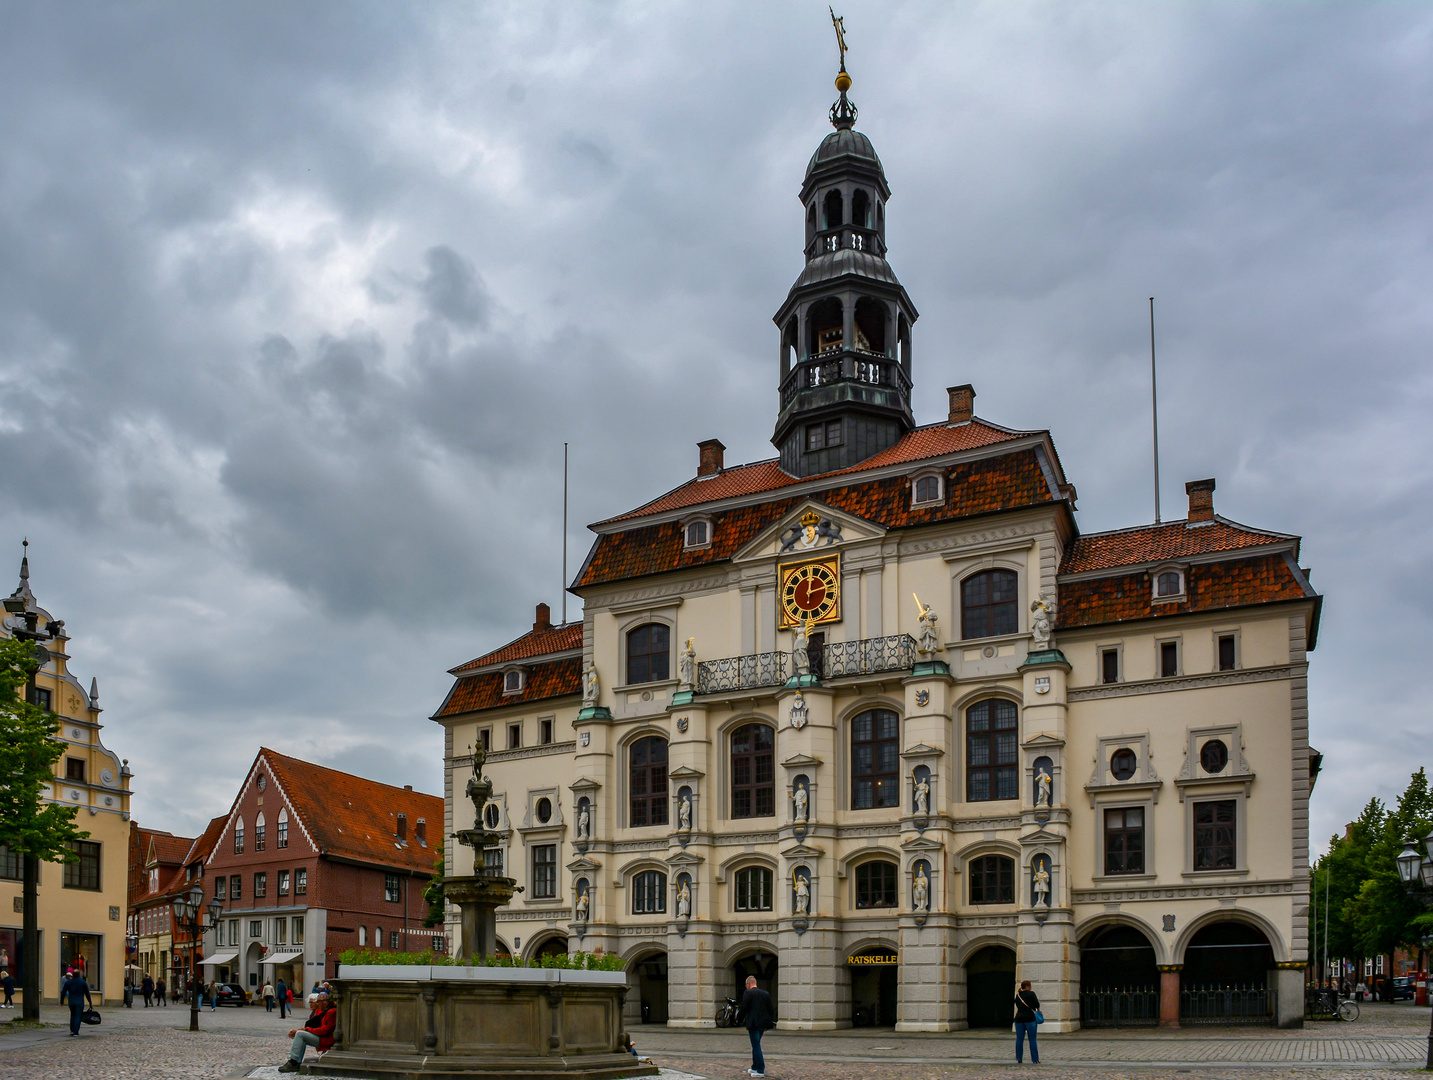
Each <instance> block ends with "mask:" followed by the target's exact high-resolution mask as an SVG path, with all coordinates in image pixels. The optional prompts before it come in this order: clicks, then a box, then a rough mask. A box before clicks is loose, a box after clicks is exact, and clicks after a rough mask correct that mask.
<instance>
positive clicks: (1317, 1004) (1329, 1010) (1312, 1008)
mask: <svg viewBox="0 0 1433 1080" xmlns="http://www.w3.org/2000/svg"><path fill="white" fill-rule="evenodd" d="M1304 1013H1305V1015H1306V1016H1308V1017H1309V1018H1310V1019H1315V1020H1316V1019H1319V1018H1320V1017H1325V1016H1327V1017H1331V1018H1333V1019H1335V1020H1345V1021H1348V1022H1349V1023H1352V1022H1353V1021H1355V1020H1357V1019H1358V1014H1359V1009H1358V1002H1356V1001H1353V1000H1351V999H1347V998H1346V999H1344V1000H1342V1001H1340V1000H1339V996H1338V991H1336V990H1327V989H1319V990H1307V991H1305V992H1304Z"/></svg>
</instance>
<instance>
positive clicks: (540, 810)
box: [537, 799, 552, 825]
mask: <svg viewBox="0 0 1433 1080" xmlns="http://www.w3.org/2000/svg"><path fill="white" fill-rule="evenodd" d="M537 820H538V821H540V822H542V823H543V824H544V825H546V824H547V823H548V822H549V821H551V820H552V800H551V799H538V800H537Z"/></svg>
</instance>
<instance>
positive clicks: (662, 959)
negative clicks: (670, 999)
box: [628, 952, 667, 1024]
mask: <svg viewBox="0 0 1433 1080" xmlns="http://www.w3.org/2000/svg"><path fill="white" fill-rule="evenodd" d="M628 974H629V975H635V976H636V984H637V1015H636V1016H635V1017H634V1018H633V1019H635V1020H638V1021H639V1022H641V1023H643V1024H665V1023H666V1022H667V954H666V953H664V952H649V953H647V954H646V955H644V956H642V957H639V958H638V959H637V960H635V961H633V962H632V964H631V965H630V966H629V968H628ZM631 982H632V980H631V979H630V978H629V979H628V983H629V984H630V983H631Z"/></svg>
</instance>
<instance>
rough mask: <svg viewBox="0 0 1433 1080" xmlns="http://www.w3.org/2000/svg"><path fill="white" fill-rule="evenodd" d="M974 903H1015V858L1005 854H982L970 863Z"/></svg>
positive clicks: (971, 890)
mask: <svg viewBox="0 0 1433 1080" xmlns="http://www.w3.org/2000/svg"><path fill="white" fill-rule="evenodd" d="M970 902H971V903H972V904H1013V903H1015V860H1014V859H1010V858H1006V857H1005V856H1004V855H982V856H981V857H980V858H978V859H972V860H971V863H970Z"/></svg>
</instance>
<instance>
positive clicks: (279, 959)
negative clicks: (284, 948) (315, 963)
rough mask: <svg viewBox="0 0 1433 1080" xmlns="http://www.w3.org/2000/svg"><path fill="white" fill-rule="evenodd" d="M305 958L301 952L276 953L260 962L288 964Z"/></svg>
mask: <svg viewBox="0 0 1433 1080" xmlns="http://www.w3.org/2000/svg"><path fill="white" fill-rule="evenodd" d="M301 956H303V953H301V952H276V953H274V954H273V955H272V956H266V957H264V958H263V959H262V960H260V961H259V963H260V964H288V963H291V962H292V961H294V960H297V959H299V958H300V957H301Z"/></svg>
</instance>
